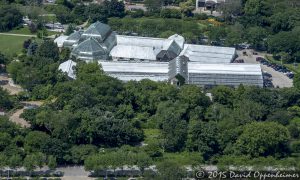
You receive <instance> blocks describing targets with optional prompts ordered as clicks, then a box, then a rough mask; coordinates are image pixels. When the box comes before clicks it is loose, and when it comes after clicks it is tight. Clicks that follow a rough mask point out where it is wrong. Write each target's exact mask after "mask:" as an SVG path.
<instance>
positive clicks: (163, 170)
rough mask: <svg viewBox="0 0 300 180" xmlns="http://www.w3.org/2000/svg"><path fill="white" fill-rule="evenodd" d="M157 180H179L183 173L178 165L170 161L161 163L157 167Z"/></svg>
mask: <svg viewBox="0 0 300 180" xmlns="http://www.w3.org/2000/svg"><path fill="white" fill-rule="evenodd" d="M157 169H158V172H159V174H158V176H157V177H155V179H158V180H180V179H182V178H183V177H184V175H185V171H184V169H183V168H182V167H180V165H179V164H177V163H175V162H172V161H163V162H161V163H160V164H158V165H157Z"/></svg>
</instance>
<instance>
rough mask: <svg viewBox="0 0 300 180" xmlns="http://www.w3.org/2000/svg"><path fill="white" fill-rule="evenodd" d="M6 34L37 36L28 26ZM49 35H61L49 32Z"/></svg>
mask: <svg viewBox="0 0 300 180" xmlns="http://www.w3.org/2000/svg"><path fill="white" fill-rule="evenodd" d="M6 33H12V34H26V35H37V33H31V32H30V30H29V28H28V27H27V26H25V27H22V28H18V29H13V30H11V31H8V32H6ZM47 33H48V35H49V36H51V35H55V34H59V33H58V32H54V31H47Z"/></svg>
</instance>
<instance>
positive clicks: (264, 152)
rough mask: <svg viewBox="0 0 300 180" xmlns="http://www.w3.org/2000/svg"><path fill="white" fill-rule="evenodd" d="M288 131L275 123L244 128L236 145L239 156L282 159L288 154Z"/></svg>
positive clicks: (252, 124)
mask: <svg viewBox="0 0 300 180" xmlns="http://www.w3.org/2000/svg"><path fill="white" fill-rule="evenodd" d="M289 138H290V135H289V132H288V130H287V129H286V128H285V127H284V126H282V125H279V124H277V123H274V122H254V123H251V124H247V125H245V127H244V130H243V132H242V134H241V135H240V136H239V137H238V139H237V141H236V143H235V144H234V147H235V151H236V153H237V154H241V155H249V156H250V157H259V156H265V157H266V156H275V157H282V156H285V155H286V154H287V153H288V141H289Z"/></svg>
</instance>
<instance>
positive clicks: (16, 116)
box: [9, 101, 43, 128]
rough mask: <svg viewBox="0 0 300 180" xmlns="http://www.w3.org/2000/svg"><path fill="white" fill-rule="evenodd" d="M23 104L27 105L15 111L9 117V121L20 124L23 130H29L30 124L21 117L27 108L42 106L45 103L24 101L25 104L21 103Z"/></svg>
mask: <svg viewBox="0 0 300 180" xmlns="http://www.w3.org/2000/svg"><path fill="white" fill-rule="evenodd" d="M21 104H23V105H25V107H23V108H22V109H19V110H17V111H15V112H14V113H13V114H12V115H11V116H10V117H9V120H10V121H11V122H14V123H16V124H19V125H20V126H21V127H23V128H29V127H30V124H29V123H28V122H27V121H26V120H25V119H23V118H21V117H20V115H21V114H22V113H23V112H24V110H25V109H26V106H30V105H35V106H41V105H42V104H43V102H41V101H23V102H21Z"/></svg>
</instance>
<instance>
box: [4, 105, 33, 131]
mask: <svg viewBox="0 0 300 180" xmlns="http://www.w3.org/2000/svg"><path fill="white" fill-rule="evenodd" d="M23 112H24V108H22V109H19V110H17V111H16V112H15V113H13V114H12V115H11V116H10V117H9V120H10V121H11V122H14V123H16V124H18V125H20V126H21V127H23V128H29V127H30V124H29V123H28V122H27V121H25V119H23V118H21V117H20V115H21V114H22V113H23Z"/></svg>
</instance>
